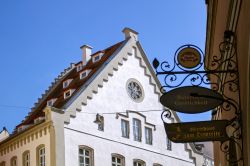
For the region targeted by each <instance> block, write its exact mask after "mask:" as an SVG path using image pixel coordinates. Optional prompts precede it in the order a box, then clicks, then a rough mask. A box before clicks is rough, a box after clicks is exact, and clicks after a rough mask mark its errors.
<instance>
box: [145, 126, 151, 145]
mask: <svg viewBox="0 0 250 166" xmlns="http://www.w3.org/2000/svg"><path fill="white" fill-rule="evenodd" d="M145 141H146V144H149V145H152V142H153V133H152V129H151V128H149V127H145Z"/></svg>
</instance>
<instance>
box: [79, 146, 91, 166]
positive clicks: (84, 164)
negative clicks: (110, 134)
mask: <svg viewBox="0 0 250 166" xmlns="http://www.w3.org/2000/svg"><path fill="white" fill-rule="evenodd" d="M93 154H94V153H93V149H91V148H89V147H86V146H80V147H79V154H78V155H79V166H93V165H94V155H93Z"/></svg>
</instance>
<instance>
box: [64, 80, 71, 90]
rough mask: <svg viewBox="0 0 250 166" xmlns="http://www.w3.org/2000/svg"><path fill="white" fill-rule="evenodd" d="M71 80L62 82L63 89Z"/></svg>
mask: <svg viewBox="0 0 250 166" xmlns="http://www.w3.org/2000/svg"><path fill="white" fill-rule="evenodd" d="M71 81H72V79H68V80H66V81H64V82H63V88H67V87H68V86H69V84H70V83H71Z"/></svg>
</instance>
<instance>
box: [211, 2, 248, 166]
mask: <svg viewBox="0 0 250 166" xmlns="http://www.w3.org/2000/svg"><path fill="white" fill-rule="evenodd" d="M206 3H207V15H208V19H207V35H206V36H207V37H206V56H207V59H206V60H207V64H209V65H210V66H211V67H212V64H211V62H212V61H213V60H218V59H219V58H225V59H230V57H232V58H231V60H230V63H225V64H226V65H222V66H221V68H220V69H221V70H228V71H229V70H230V69H232V68H235V67H233V66H235V65H236V67H237V68H238V71H239V75H238V74H236V75H235V74H231V75H230V74H227V75H225V74H221V75H220V77H217V78H215V77H212V78H211V80H212V81H213V82H216V81H218V80H219V79H220V80H219V81H220V82H221V84H220V86H224V87H225V89H223V91H222V90H221V91H220V92H221V93H224V94H226V95H227V96H230V97H229V98H230V99H232V101H233V102H234V103H236V104H235V105H236V107H237V109H236V110H237V112H238V113H239V116H240V117H239V118H238V119H237V121H238V123H236V125H240V127H241V132H240V133H239V136H240V137H239V139H237V141H236V143H235V144H234V143H231V144H229V145H228V146H229V149H230V150H228V149H227V150H224V149H223V148H222V147H221V144H220V142H215V143H214V160H215V165H216V166H219V165H237V166H238V165H239V166H240V165H245V166H247V165H250V105H249V103H250V84H249V82H250V28H249V27H250V19H249V17H250V1H249V0H209V1H206ZM225 32H226V33H225ZM223 41H226V42H230V43H232V45H231V46H232V47H231V46H228V47H226V48H222V50H224V52H223V51H221V52H220V48H221V47H220V46H223V45H222V44H221V42H223ZM216 58H217V59H216ZM227 62H229V61H228V60H227ZM231 62H232V63H231ZM234 62H235V63H234ZM235 76H236V77H238V78H237V79H234V77H235ZM230 79H231V80H235V81H231V80H230ZM228 83H230V84H228ZM226 84H227V85H226ZM226 86H227V87H226ZM228 87H229V88H228ZM235 87H237V88H236V89H235ZM230 88H231V89H230ZM235 92H237V93H235ZM222 107H223V106H222ZM233 117H235V112H234V111H224V112H221V111H216V112H214V115H213V119H214V120H220V119H227V120H230V119H232V118H233ZM231 138H232V136H231ZM234 140H235V139H234ZM232 147H237V148H232ZM223 151H224V152H223ZM234 161H235V162H234Z"/></svg>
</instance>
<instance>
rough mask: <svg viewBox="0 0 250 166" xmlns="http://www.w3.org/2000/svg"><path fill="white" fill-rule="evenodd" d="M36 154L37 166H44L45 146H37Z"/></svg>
mask: <svg viewBox="0 0 250 166" xmlns="http://www.w3.org/2000/svg"><path fill="white" fill-rule="evenodd" d="M37 153H38V166H45V165H46V163H45V146H39V147H38V149H37Z"/></svg>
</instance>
